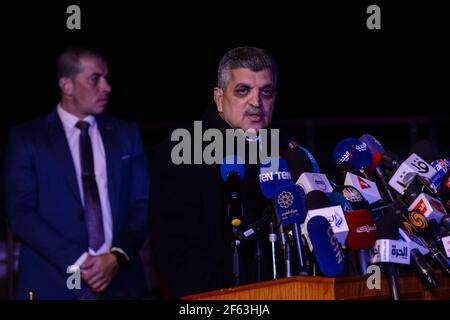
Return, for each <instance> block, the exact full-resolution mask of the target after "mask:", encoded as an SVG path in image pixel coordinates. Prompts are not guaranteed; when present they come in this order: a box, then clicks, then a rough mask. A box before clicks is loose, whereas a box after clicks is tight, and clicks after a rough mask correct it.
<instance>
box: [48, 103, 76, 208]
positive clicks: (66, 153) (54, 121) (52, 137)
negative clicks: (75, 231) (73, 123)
mask: <svg viewBox="0 0 450 320" xmlns="http://www.w3.org/2000/svg"><path fill="white" fill-rule="evenodd" d="M47 119H48V130H47V133H48V139H49V142H50V149H51V150H52V152H53V154H54V156H55V158H56V159H57V164H56V166H59V167H60V170H61V173H62V175H63V176H64V178H65V179H66V181H67V183H68V184H69V186H70V190H72V192H73V195H74V196H75V197H76V199H77V200H78V203H79V204H80V206H82V202H81V196H80V190H79V188H78V182H77V177H76V173H75V167H74V164H73V159H72V153H71V152H70V148H69V144H68V143H67V138H66V134H65V132H64V128H63V125H62V123H61V120H60V119H59V116H58V114H57V112H56V111H53V112H52V113H50V114H49V116H48V118H47Z"/></svg>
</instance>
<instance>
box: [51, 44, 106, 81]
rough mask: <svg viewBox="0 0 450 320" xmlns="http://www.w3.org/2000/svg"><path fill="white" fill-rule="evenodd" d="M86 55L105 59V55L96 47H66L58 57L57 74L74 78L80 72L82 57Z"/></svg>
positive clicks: (59, 76)
mask: <svg viewBox="0 0 450 320" xmlns="http://www.w3.org/2000/svg"><path fill="white" fill-rule="evenodd" d="M84 57H98V58H100V59H103V60H104V58H103V56H102V55H101V54H100V53H99V52H97V51H96V50H94V49H91V48H88V47H82V46H73V47H69V48H66V49H65V50H64V51H63V52H61V54H60V55H59V57H58V62H57V76H58V79H59V78H61V77H67V78H72V77H74V76H75V75H77V74H78V73H79V72H80V59H81V58H84Z"/></svg>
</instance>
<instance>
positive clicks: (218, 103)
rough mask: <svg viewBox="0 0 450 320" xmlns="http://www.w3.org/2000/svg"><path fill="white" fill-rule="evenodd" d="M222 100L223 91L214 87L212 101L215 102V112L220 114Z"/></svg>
mask: <svg viewBox="0 0 450 320" xmlns="http://www.w3.org/2000/svg"><path fill="white" fill-rule="evenodd" d="M222 98H223V90H222V88H219V87H215V88H214V101H215V102H216V106H217V111H219V112H220V113H222V112H223V108H222Z"/></svg>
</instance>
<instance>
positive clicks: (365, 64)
mask: <svg viewBox="0 0 450 320" xmlns="http://www.w3.org/2000/svg"><path fill="white" fill-rule="evenodd" d="M395 2H396V4H395V5H394V4H392V3H390V4H387V3H380V2H377V1H375V2H361V3H353V2H352V3H350V2H349V1H334V2H331V1H330V3H326V2H299V3H294V2H292V4H281V3H279V2H277V3H265V2H245V3H244V2H241V1H229V2H222V3H221V4H217V5H207V4H195V3H191V2H184V4H177V3H174V2H167V3H165V4H161V3H158V4H154V5H148V4H147V5H144V4H142V3H141V2H137V1H136V2H130V1H128V2H117V3H107V2H99V1H96V2H95V3H92V2H84V1H81V2H75V3H76V4H78V5H79V6H80V7H81V30H68V29H67V28H66V19H67V17H68V16H69V14H66V8H67V6H68V5H69V4H74V2H61V3H55V4H53V5H51V6H49V5H43V4H42V3H34V4H23V3H20V4H16V5H14V6H11V7H8V6H6V8H4V10H3V11H4V12H3V13H4V15H3V20H2V24H5V26H4V27H3V28H2V29H3V32H2V33H3V34H4V37H3V43H5V44H6V45H5V46H4V49H3V50H2V51H3V53H4V54H6V57H5V58H4V59H3V62H4V64H3V75H4V76H5V78H4V79H5V80H6V81H4V85H3V88H4V89H6V90H5V92H4V93H3V97H4V101H3V103H4V108H6V109H7V110H8V112H12V114H11V115H10V114H9V113H8V116H7V117H2V119H1V127H2V128H7V127H9V126H11V125H14V124H17V123H20V122H23V121H25V120H28V119H31V118H34V117H35V116H38V115H40V114H42V113H44V112H47V111H50V110H51V109H52V108H54V107H55V105H56V104H57V102H58V99H59V93H58V87H57V80H56V76H55V72H56V71H55V60H56V57H57V55H58V53H59V52H60V51H61V50H62V49H63V48H64V47H66V46H67V45H72V44H87V45H91V46H94V47H96V48H98V49H100V51H102V52H103V53H104V54H105V55H106V56H107V58H108V60H109V62H110V71H111V76H112V79H111V82H112V86H113V93H112V100H111V104H110V109H109V110H110V112H111V113H113V114H116V115H119V116H122V117H126V118H129V119H133V120H136V121H138V122H139V124H140V125H141V128H142V129H143V133H144V135H145V139H146V142H148V143H149V144H153V143H157V142H159V141H160V140H161V139H162V137H163V136H165V135H166V134H168V133H169V132H170V130H168V128H171V127H174V126H178V125H179V124H180V123H184V122H188V121H192V120H193V119H198V118H199V117H200V115H201V114H202V112H203V110H204V109H205V107H206V106H207V105H208V104H209V103H212V102H213V100H212V91H213V88H214V86H215V84H216V70H217V64H218V62H219V60H220V57H221V56H222V55H223V54H224V53H225V52H226V51H227V50H229V49H230V48H233V47H235V46H241V45H252V46H260V47H264V48H266V49H268V50H270V51H271V52H272V53H273V54H274V56H275V58H276V59H277V61H278V63H279V86H278V92H279V93H278V100H277V107H276V111H275V115H274V121H276V122H278V123H280V124H281V125H284V126H287V127H289V128H290V129H291V130H292V129H293V130H294V134H295V135H296V136H298V138H299V140H300V142H301V143H304V144H309V146H310V147H311V148H313V149H316V148H317V151H319V152H320V151H321V149H323V148H321V146H322V143H326V142H327V141H329V142H330V145H329V147H330V148H332V146H334V145H335V144H336V143H337V142H338V141H340V140H341V139H342V138H345V137H347V136H351V135H356V136H359V135H361V134H362V133H364V132H366V131H365V130H367V129H372V130H374V131H373V132H372V133H373V134H374V135H376V136H377V137H379V139H380V140H381V142H382V143H384V144H385V145H386V147H387V148H389V144H390V141H393V142H395V144H396V145H393V147H394V146H398V145H399V144H400V143H401V141H404V143H405V144H406V145H407V146H403V147H402V151H404V152H407V149H408V147H409V144H410V143H411V141H410V140H411V135H410V128H409V127H408V124H411V123H412V122H417V124H418V127H417V128H415V129H413V130H416V131H417V135H418V137H419V138H420V137H422V136H425V137H426V136H427V135H429V134H430V132H429V131H430V128H431V126H432V127H433V128H434V129H436V130H437V131H436V132H434V133H431V134H432V135H434V136H433V137H432V138H433V139H435V141H436V142H437V143H438V144H439V146H441V145H442V146H448V143H447V142H445V141H442V139H439V138H440V137H444V136H445V135H446V132H444V131H443V130H445V128H446V127H447V126H446V125H445V124H446V121H447V120H448V116H447V115H445V112H446V109H447V107H448V103H447V100H448V99H447V96H446V92H447V91H448V90H447V87H448V80H447V78H448V71H449V62H448V60H449V58H448V57H449V56H450V55H449V49H448V47H449V46H448V29H449V28H448V26H447V24H446V21H447V20H448V19H446V10H445V8H444V7H441V6H439V5H438V4H437V3H436V4H430V3H429V2H425V1H421V2H411V1H404V2H402V1H395ZM369 4H378V5H379V6H380V7H381V20H382V29H381V30H368V29H367V28H366V19H367V17H368V14H367V13H366V8H367V6H368V5H369ZM5 85H6V87H5ZM2 91H3V90H2ZM3 103H2V104H3ZM416 116H419V117H420V118H408V117H416ZM370 124H373V126H374V127H373V128H372V127H371V126H370ZM342 125H343V126H342ZM405 125H406V127H405ZM311 126H313V127H315V128H316V129H317V130H315V132H314V134H313V135H314V138H313V139H312V138H311V137H310V136H309V137H306V136H305V135H306V133H305V130H297V129H304V128H306V127H311ZM422 126H424V127H425V128H422ZM422 129H424V130H422ZM378 134H380V136H378ZM317 138H318V139H319V141H317ZM414 138H415V137H413V138H412V139H413V140H414ZM394 140H395V141H394ZM319 142H320V143H319ZM445 144H446V145H445ZM327 146H328V145H327ZM329 154H331V149H329ZM319 160H320V159H319ZM328 160H329V159H327V160H326V159H324V161H326V162H327V161H328Z"/></svg>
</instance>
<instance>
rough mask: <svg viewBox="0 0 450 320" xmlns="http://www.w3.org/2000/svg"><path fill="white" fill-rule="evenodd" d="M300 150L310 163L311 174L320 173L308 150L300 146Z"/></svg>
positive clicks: (314, 159)
mask: <svg viewBox="0 0 450 320" xmlns="http://www.w3.org/2000/svg"><path fill="white" fill-rule="evenodd" d="M300 149H301V150H302V151H303V152H304V153H305V154H306V156H307V157H308V159H309V161H310V162H311V165H312V171H311V172H315V173H319V172H320V168H319V164H318V163H317V161H316V158H314V156H313V155H312V153H311V152H309V150H308V149H306V148H305V147H302V146H300Z"/></svg>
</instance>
